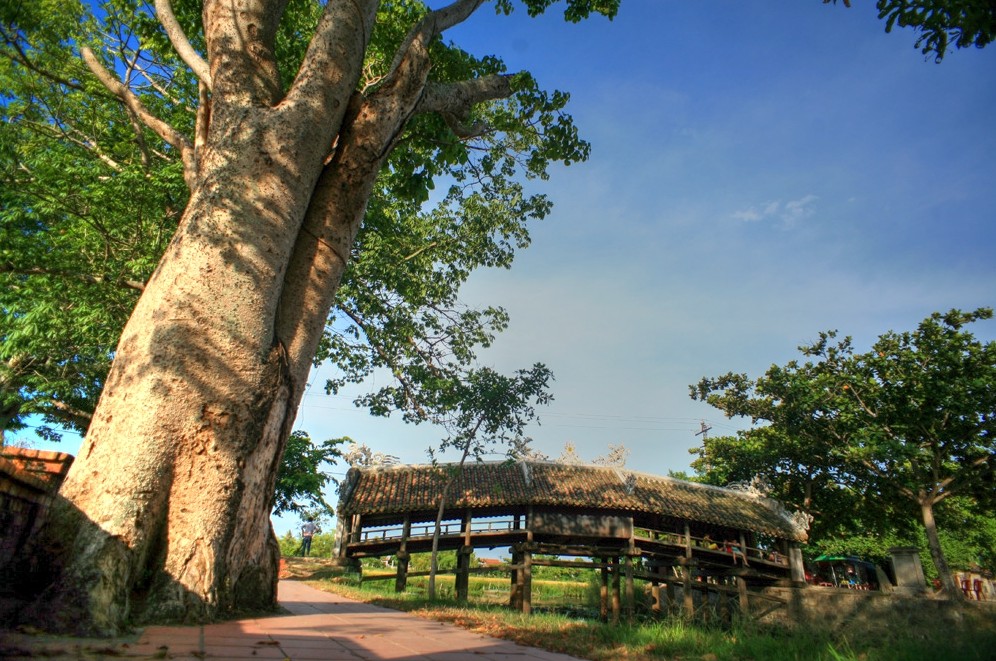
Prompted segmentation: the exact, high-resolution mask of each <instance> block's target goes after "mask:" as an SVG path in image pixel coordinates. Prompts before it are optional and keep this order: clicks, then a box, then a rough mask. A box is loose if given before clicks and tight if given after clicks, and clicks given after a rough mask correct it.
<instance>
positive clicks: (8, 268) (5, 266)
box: [0, 262, 145, 292]
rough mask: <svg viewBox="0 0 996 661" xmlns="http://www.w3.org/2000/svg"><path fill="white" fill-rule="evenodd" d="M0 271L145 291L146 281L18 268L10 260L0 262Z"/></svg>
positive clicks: (35, 268) (34, 268) (38, 268)
mask: <svg viewBox="0 0 996 661" xmlns="http://www.w3.org/2000/svg"><path fill="white" fill-rule="evenodd" d="M0 273H14V274H16V275H48V276H53V277H57V278H70V279H73V280H80V281H82V282H88V283H90V284H95V285H102V284H111V285H117V286H118V287H122V288H124V289H132V290H134V291H137V292H143V291H145V283H144V282H139V281H138V280H128V279H127V278H109V277H107V276H104V275H88V274H85V273H70V272H68V271H56V270H54V269H43V268H40V267H32V268H26V269H25V268H18V267H17V266H16V265H14V264H12V263H10V262H0Z"/></svg>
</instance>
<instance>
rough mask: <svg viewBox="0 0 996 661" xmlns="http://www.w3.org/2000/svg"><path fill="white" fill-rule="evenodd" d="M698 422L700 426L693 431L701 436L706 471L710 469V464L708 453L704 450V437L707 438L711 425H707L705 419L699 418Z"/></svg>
mask: <svg viewBox="0 0 996 661" xmlns="http://www.w3.org/2000/svg"><path fill="white" fill-rule="evenodd" d="M699 423H700V424H701V425H702V426H701V428H700V429H699V430H698V431H697V432H695V435H696V436H701V437H702V451H703V452H705V453H706V455H705V456H706V472H707V473H708V472H709V471H711V470H712V464H711V463H709V454H708V450H706V439H707V438H709V430H710V429H712V426H711V425H707V424H706V421H705V420H700V421H699Z"/></svg>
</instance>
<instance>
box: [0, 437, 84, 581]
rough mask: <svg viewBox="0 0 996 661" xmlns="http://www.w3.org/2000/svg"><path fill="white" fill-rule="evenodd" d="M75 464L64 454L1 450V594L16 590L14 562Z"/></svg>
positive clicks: (19, 449) (70, 457)
mask: <svg viewBox="0 0 996 661" xmlns="http://www.w3.org/2000/svg"><path fill="white" fill-rule="evenodd" d="M72 463H73V457H72V455H69V454H66V453H65V452H46V451H43V450H25V449H22V448H0V591H5V590H9V589H11V588H13V587H14V586H13V584H14V582H15V579H16V576H15V575H14V574H15V573H16V572H17V571H18V570H17V566H18V563H16V562H15V561H16V560H17V558H18V555H19V554H20V552H21V550H22V549H23V548H24V546H25V544H26V543H27V541H28V540H29V539H30V538H31V535H32V534H34V533H35V532H36V531H37V530H38V528H39V527H40V525H41V523H42V522H43V521H44V519H45V515H46V514H47V512H48V508H49V505H51V503H52V499H53V498H54V497H55V493H56V492H57V491H58V490H59V486H61V485H62V481H63V480H64V479H65V477H66V473H67V472H68V471H69V467H70V466H71V465H72Z"/></svg>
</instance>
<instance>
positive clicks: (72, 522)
mask: <svg viewBox="0 0 996 661" xmlns="http://www.w3.org/2000/svg"><path fill="white" fill-rule="evenodd" d="M284 5H285V2H283V1H282V0H226V1H225V2H221V1H218V0H206V1H205V3H204V11H203V17H204V33H205V37H206V42H207V49H208V54H209V60H210V76H208V77H206V78H208V79H202V84H203V85H204V87H205V88H206V87H207V86H208V84H210V86H211V95H210V102H209V104H208V102H207V96H206V95H203V96H202V102H203V103H205V105H204V106H203V107H202V108H201V109H200V111H199V113H198V118H199V121H198V128H197V136H196V138H195V140H194V141H193V142H184V141H183V140H179V141H180V142H181V143H182V144H180V145H179V146H178V148H181V151H182V152H183V156H184V163H185V166H186V177H187V181H188V183H189V184H190V185H191V198H190V202H189V204H188V206H187V209H186V211H185V213H184V217H183V219H182V220H181V223H180V226H179V229H178V231H177V234H176V236H175V237H174V238H173V241H172V243H171V244H170V246H169V248H168V249H167V251H166V253H165V255H164V257H163V258H162V261H161V262H160V264H159V267H158V268H157V270H156V272H155V273H154V274H153V276H152V278H151V280H150V281H149V283H148V284H147V286H146V288H145V291H144V292H143V295H142V297H141V298H140V300H139V302H138V305H137V306H136V309H135V311H134V313H133V315H132V317H131V318H130V320H129V322H128V324H127V326H126V327H125V330H124V332H123V334H122V337H121V341H120V343H119V345H118V348H117V353H116V356H115V361H114V365H113V367H112V369H111V373H110V375H109V376H108V379H107V382H106V385H105V387H104V392H103V395H102V397H101V400H100V403H99V405H98V407H97V411H96V413H95V415H94V418H93V422H92V424H91V426H90V429H89V432H88V434H87V438H86V440H85V442H84V444H83V447H82V448H81V450H80V456H79V457H77V459H76V461H75V463H74V465H73V468H72V471H71V472H70V474H69V476H68V477H67V480H66V482H65V484H64V485H63V488H62V490H61V492H60V493H61V496H62V497H63V500H62V507H61V512H59V513H58V515H57V516H56V517H54V518H53V521H54V525H53V526H52V529H53V531H54V533H55V534H54V537H56V538H58V537H62V540H60V541H61V546H62V552H63V558H64V562H63V563H62V564H63V567H62V573H61V577H60V578H59V580H58V581H57V583H56V584H54V585H53V587H52V588H51V589H50V590H49V591H48V592H47V593H46V594H45V595H44V596H43V597H42V599H41V600H40V601H39V607H38V608H39V611H44V612H46V613H48V614H50V615H57V616H61V617H63V621H62V622H61V626H62V628H66V629H84V630H89V631H97V632H101V633H115V632H117V631H119V630H120V629H121V627H122V626H123V625H125V624H126V623H127V620H128V619H129V617H138V618H140V619H154V620H167V619H169V620H177V619H180V620H204V619H210V618H213V617H217V616H219V615H224V614H228V613H234V612H237V611H240V610H244V609H253V610H258V609H263V608H271V607H273V606H274V605H275V599H276V570H277V561H278V550H277V544H276V540H275V538H274V536H273V533H272V530H271V528H270V525H269V514H270V509H271V506H272V500H273V493H274V483H275V480H276V472H277V468H278V462H279V459H280V457H281V456H282V453H283V449H284V445H285V443H286V439H287V436H288V434H289V432H290V428H291V425H292V423H293V420H294V415H295V412H296V409H297V406H298V404H299V402H300V398H301V394H302V391H303V386H304V384H305V380H306V378H307V374H308V370H309V368H310V366H311V360H312V358H313V356H314V354H315V351H316V348H317V345H318V342H319V341H320V339H321V335H322V332H323V329H324V325H325V321H326V319H327V317H328V312H329V309H330V308H331V306H332V304H333V301H334V296H335V291H336V288H337V287H338V284H339V282H340V279H341V277H342V274H343V272H344V270H345V268H346V264H347V259H348V256H349V254H350V249H351V247H352V244H353V241H354V239H355V236H356V232H357V230H358V228H359V225H360V221H361V219H362V217H363V213H364V210H365V206H366V203H367V198H368V197H369V195H370V192H371V190H372V186H373V183H374V181H375V179H376V176H377V173H378V172H379V170H380V168H381V167H382V164H383V161H384V159H385V158H386V156H387V154H388V153H389V152H390V149H391V147H392V146H393V145H394V143H395V141H396V140H397V139H398V136H399V135H400V134H401V131H402V129H403V127H404V126H405V123H406V122H407V120H408V119H409V118H410V117H411V116H412V115H413V114H414V113H415V112H419V111H425V112H428V111H444V112H446V111H449V112H457V113H458V114H459V112H460V111H465V110H466V109H467V108H468V107H470V106H471V105H473V104H474V103H477V102H480V101H482V100H486V99H494V98H501V97H504V96H507V95H508V94H510V88H509V84H508V81H507V80H506V79H504V78H503V77H491V78H481V79H475V80H473V81H469V82H467V83H466V84H461V83H454V84H451V85H449V86H437V87H435V88H433V89H432V90H431V91H430V90H429V89H428V88H427V86H426V80H427V74H428V71H429V59H428V44H429V42H430V41H431V40H432V39H433V38H435V37H436V36H438V34H439V33H440V32H441V31H442V30H444V29H446V28H447V27H449V26H452V25H455V24H456V23H458V22H460V21H462V20H464V18H466V17H467V16H469V15H470V13H472V12H473V11H474V9H476V8H477V6H478V5H479V2H478V0H457V2H455V3H454V5H452V6H451V7H448V8H444V9H442V10H440V11H437V12H432V13H430V14H429V15H427V16H426V17H425V18H424V19H423V20H422V21H421V22H420V23H419V24H418V25H416V26H414V27H413V28H412V31H411V32H410V33H409V36H408V38H407V39H406V40H405V42H404V43H403V44H402V45H401V48H400V50H399V52H398V54H397V56H396V58H395V61H394V63H393V66H392V70H391V73H390V75H388V76H387V77H386V78H385V79H384V81H383V82H382V83H381V85H380V86H379V87H378V88H377V89H376V90H375V91H373V92H371V93H369V94H367V95H360V94H358V93H356V92H355V90H356V89H357V82H358V80H359V77H360V74H361V69H362V65H363V57H364V49H365V47H366V42H367V39H368V35H369V34H370V31H371V30H372V26H373V22H374V16H375V13H376V8H377V3H376V1H375V0H330V2H329V3H328V4H327V6H326V8H325V11H324V14H323V16H322V18H321V20H320V22H319V24H318V27H317V31H316V34H315V36H314V38H313V39H312V42H311V44H310V46H309V49H308V53H307V55H306V57H305V60H304V62H303V63H302V65H301V68H300V70H299V71H298V74H297V77H296V79H295V82H294V84H293V85H292V87H291V88H290V90H289V91H288V92H287V93H286V94H284V95H283V96H282V97H281V90H280V84H279V76H278V72H277V70H276V66H275V61H274V59H273V38H274V34H275V29H276V25H277V22H278V21H279V20H280V15H281V13H282V11H283V8H284ZM194 57H195V56H194ZM90 59H91V60H92V59H93V58H92V56H91V58H90ZM88 63H90V60H88ZM195 65H196V62H195V63H194V64H193V65H192V68H194V69H195V70H198V67H196V66H195ZM91 68H92V69H94V70H95V73H96V74H97V75H98V77H99V78H101V80H102V82H104V84H105V85H107V86H108V88H109V89H111V90H112V91H113V92H114V93H116V94H118V95H119V96H120V97H121V98H122V101H123V102H125V103H126V104H128V103H130V99H129V97H128V96H127V93H126V92H124V91H122V90H121V89H120V85H116V83H115V81H114V80H112V79H111V78H112V77H111V75H110V74H108V73H107V72H106V71H105V72H103V75H102V73H101V72H100V71H99V65H95V64H91ZM153 128H154V130H156V129H155V127H153ZM160 133H161V134H162V135H165V136H166V137H167V138H170V137H171V136H174V134H173V133H170V132H169V131H168V130H162V131H160ZM330 152H331V153H330ZM57 624H59V623H57Z"/></svg>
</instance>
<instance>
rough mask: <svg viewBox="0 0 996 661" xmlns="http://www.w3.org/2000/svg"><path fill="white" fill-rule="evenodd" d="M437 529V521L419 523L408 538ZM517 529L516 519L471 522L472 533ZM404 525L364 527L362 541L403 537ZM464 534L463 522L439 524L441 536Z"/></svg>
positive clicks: (427, 535)
mask: <svg viewBox="0 0 996 661" xmlns="http://www.w3.org/2000/svg"><path fill="white" fill-rule="evenodd" d="M435 529H436V524H435V523H419V524H416V525H413V526H411V529H410V530H409V533H408V539H419V538H425V537H432V535H433V532H434V531H435ZM514 529H515V519H514V518H508V519H492V520H479V521H471V522H470V532H471V534H472V535H482V534H488V533H503V532H508V531H511V530H514ZM404 530H405V529H404V526H400V525H395V526H384V527H377V528H364V529H363V531H362V532H361V533H360V541H361V542H387V541H392V540H396V539H401V538H402V537H403V535H404ZM463 534H464V530H463V522H461V521H443V522H442V523H441V524H440V526H439V535H440V537H459V536H461V535H463Z"/></svg>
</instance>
